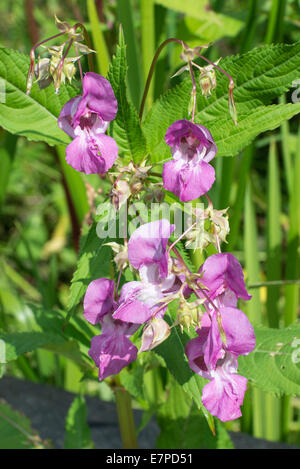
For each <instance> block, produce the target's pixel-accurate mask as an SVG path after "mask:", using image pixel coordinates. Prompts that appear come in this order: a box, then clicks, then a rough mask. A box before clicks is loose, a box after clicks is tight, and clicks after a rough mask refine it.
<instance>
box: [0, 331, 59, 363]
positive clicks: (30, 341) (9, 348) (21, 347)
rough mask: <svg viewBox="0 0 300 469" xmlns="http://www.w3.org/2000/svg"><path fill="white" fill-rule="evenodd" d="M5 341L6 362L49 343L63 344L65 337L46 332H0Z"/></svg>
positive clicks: (0, 337) (0, 338)
mask: <svg viewBox="0 0 300 469" xmlns="http://www.w3.org/2000/svg"><path fill="white" fill-rule="evenodd" d="M1 340H2V341H4V343H5V362H4V363H7V362H9V361H12V360H15V359H16V358H18V357H19V356H20V355H23V354H24V353H27V352H31V351H32V350H35V349H37V348H39V347H44V346H45V345H49V344H57V345H61V344H63V343H64V342H65V339H64V338H63V337H61V336H59V335H56V334H51V333H44V332H14V333H0V341H1Z"/></svg>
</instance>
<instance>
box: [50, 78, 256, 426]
mask: <svg viewBox="0 0 300 469" xmlns="http://www.w3.org/2000/svg"><path fill="white" fill-rule="evenodd" d="M116 112H117V102H116V99H115V96H114V93H113V90H112V88H111V86H110V84H109V82H108V81H107V80H105V79H104V78H103V77H101V76H98V75H96V74H94V73H87V74H86V75H85V77H84V81H83V96H79V97H76V98H73V99H71V100H70V101H69V102H68V103H67V104H66V105H65V106H64V108H63V109H62V112H61V114H60V117H59V125H60V127H61V128H62V129H63V130H65V131H66V132H67V133H68V134H69V135H70V136H71V137H72V138H73V141H72V143H70V144H69V146H68V147H67V161H68V163H69V164H71V165H72V166H73V167H74V168H75V169H77V170H79V171H83V172H85V173H86V174H90V173H105V172H106V171H108V169H110V168H111V166H112V165H113V163H114V162H115V160H116V158H117V154H118V148H117V145H116V143H115V141H114V140H113V139H112V138H111V137H109V136H107V135H105V132H106V130H107V127H108V123H109V121H111V120H112V119H114V118H115V116H116ZM166 143H167V144H168V145H169V146H170V149H171V152H172V155H173V159H172V160H171V161H169V162H167V163H165V164H164V168H163V185H164V188H165V189H166V190H168V191H172V192H173V193H174V194H175V195H176V196H178V197H179V199H180V200H181V201H191V200H195V199H197V198H198V197H200V196H202V195H204V194H206V192H207V191H208V190H209V189H210V188H211V186H212V184H213V183H214V181H215V171H214V168H213V167H212V166H211V165H210V164H209V162H210V161H211V160H212V158H214V156H215V154H216V152H217V147H216V144H215V143H214V140H213V137H212V135H211V134H210V132H209V131H208V129H206V128H205V127H204V126H202V125H199V124H194V123H193V122H190V121H188V120H179V121H177V122H174V123H173V124H172V125H171V126H170V127H169V129H168V130H167V133H166ZM174 230H175V226H174V225H172V224H170V223H169V221H167V220H165V219H162V220H158V221H154V222H151V223H146V224H144V225H141V226H140V227H139V228H137V229H136V230H135V231H134V233H133V234H132V236H131V237H130V239H129V241H128V262H129V264H130V266H131V267H132V268H133V269H135V271H136V272H137V273H138V275H139V278H140V281H131V282H128V283H125V284H124V285H123V286H122V288H121V291H120V293H119V291H118V284H119V283H117V285H115V282H114V281H113V280H110V279H106V278H99V279H97V280H94V281H92V282H91V283H90V284H89V286H88V288H87V291H86V294H85V298H84V316H85V318H86V319H87V321H89V322H90V323H91V324H94V325H95V324H100V325H101V334H100V335H98V336H96V337H94V338H93V339H92V344H91V349H90V351H89V354H90V356H91V357H92V359H93V360H94V362H95V364H96V366H97V367H98V368H99V379H100V380H102V379H104V378H106V377H108V376H110V375H113V374H117V373H119V372H120V371H121V370H122V368H124V367H125V366H127V365H128V364H129V363H131V362H133V361H134V360H136V358H137V354H138V349H137V347H136V346H135V345H134V344H133V342H132V341H131V340H130V337H131V336H132V335H133V334H134V333H135V332H136V331H137V330H138V329H139V328H140V327H141V326H142V325H143V327H144V329H143V334H142V344H141V347H140V352H141V351H146V350H151V349H153V348H154V347H156V346H158V345H159V344H160V343H161V342H162V341H163V340H166V339H167V337H168V336H169V334H170V327H169V324H168V323H167V322H166V321H165V320H164V315H165V313H166V311H167V305H168V303H170V301H173V300H174V299H176V298H177V299H180V300H182V299H183V301H185V302H186V303H185V304H186V305H188V304H189V303H188V300H189V299H190V297H191V295H192V294H193V293H194V294H195V295H196V296H197V299H198V301H199V306H198V309H199V315H198V316H197V317H198V318H199V320H198V322H197V324H196V325H195V324H194V323H193V325H194V326H195V335H196V334H197V337H195V338H193V339H191V340H190V341H189V342H188V343H187V344H186V348H185V353H186V356H187V359H188V362H189V365H190V367H191V369H192V370H193V371H194V372H195V373H197V374H199V375H200V376H202V377H204V378H206V379H208V380H209V383H208V384H206V385H205V386H204V388H203V394H202V400H203V404H204V405H205V407H206V408H207V409H208V411H209V412H210V413H211V414H212V415H214V416H217V417H218V418H219V419H220V420H222V421H226V420H232V419H236V418H238V417H239V416H240V415H241V411H240V407H241V405H242V402H243V399H244V394H245V390H246V383H247V380H246V378H244V377H243V376H240V375H238V374H237V367H238V363H237V359H238V356H239V355H246V354H248V353H250V352H251V351H252V350H253V348H254V346H255V336H254V331H253V327H252V326H251V324H250V322H249V320H248V319H247V317H246V315H245V314H244V313H243V312H242V311H240V310H239V309H238V307H237V305H238V300H239V299H243V300H249V299H250V298H251V297H250V295H249V294H248V293H247V291H246V287H245V283H244V276H243V271H242V267H241V265H240V264H239V262H238V260H237V259H236V258H235V257H234V256H233V255H232V254H229V253H221V252H220V253H218V254H215V255H212V256H210V257H209V258H207V260H206V261H205V262H204V263H203V265H202V266H201V267H200V270H199V272H198V273H197V274H196V275H195V274H192V273H191V272H190V271H189V269H188V268H187V267H186V266H185V265H184V263H183V260H182V259H181V258H180V257H176V251H174V252H175V256H174V255H171V252H172V249H171V248H172V245H171V242H170V239H169V238H170V236H171V235H172V233H173V232H174ZM168 246H170V248H168ZM187 308H188V306H187Z"/></svg>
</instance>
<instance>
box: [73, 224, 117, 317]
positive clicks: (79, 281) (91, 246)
mask: <svg viewBox="0 0 300 469" xmlns="http://www.w3.org/2000/svg"><path fill="white" fill-rule="evenodd" d="M96 227H97V223H96V222H95V223H93V224H92V225H91V226H90V227H89V229H88V232H87V233H85V234H84V235H83V236H82V238H81V249H80V254H79V260H78V264H77V269H76V271H75V273H74V275H73V278H72V284H71V288H70V298H69V310H72V309H73V308H74V307H75V306H77V305H78V303H79V302H80V301H81V299H82V297H83V295H84V294H85V292H86V289H87V287H88V285H89V283H90V282H91V281H92V280H95V279H97V278H100V277H110V274H111V267H110V266H111V249H110V248H109V247H108V246H105V243H107V242H108V239H107V238H105V239H101V238H99V237H98V236H97V233H96Z"/></svg>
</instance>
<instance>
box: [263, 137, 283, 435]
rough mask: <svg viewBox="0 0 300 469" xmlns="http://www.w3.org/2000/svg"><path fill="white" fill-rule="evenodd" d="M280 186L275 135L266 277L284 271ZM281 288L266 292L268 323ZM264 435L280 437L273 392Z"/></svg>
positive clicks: (274, 319)
mask: <svg viewBox="0 0 300 469" xmlns="http://www.w3.org/2000/svg"><path fill="white" fill-rule="evenodd" d="M280 193H281V188H280V177H279V165H278V155H277V151H276V143H275V140H274V138H272V139H271V142H270V149H269V163H268V204H267V206H268V210H267V263H266V271H267V279H268V280H269V281H274V280H278V279H279V278H280V274H281V244H282V232H281V226H280V223H278V220H279V218H280V213H281V197H280ZM279 299H280V289H279V288H277V287H276V286H270V287H269V289H268V292H267V319H268V326H269V327H273V328H278V327H279V304H278V303H279ZM265 399H266V401H265V427H266V428H265V437H266V438H267V439H268V440H271V441H278V440H280V436H281V435H280V432H281V422H280V411H281V400H280V399H278V398H277V397H275V396H272V395H271V394H266V397H265Z"/></svg>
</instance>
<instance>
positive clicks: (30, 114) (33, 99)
mask: <svg viewBox="0 0 300 469" xmlns="http://www.w3.org/2000/svg"><path fill="white" fill-rule="evenodd" d="M28 69H29V57H28V56H26V55H24V54H20V53H19V52H17V51H14V50H12V49H6V48H3V47H1V48H0V79H1V80H2V83H1V85H2V86H3V87H4V90H3V91H4V93H1V98H2V97H3V96H4V100H3V99H1V102H0V125H1V126H2V127H3V128H4V129H6V130H8V131H9V132H10V133H12V134H18V135H22V136H23V137H26V138H27V139H28V140H34V141H41V142H46V143H48V144H49V145H57V144H68V143H70V138H69V137H68V135H67V134H66V133H65V132H63V131H62V130H61V129H60V128H59V127H58V125H57V118H58V116H59V114H60V111H61V109H62V107H63V105H64V104H65V103H66V102H67V101H68V100H69V99H71V98H72V97H74V96H76V95H77V94H78V90H77V89H76V88H74V87H73V86H70V85H66V86H65V85H62V86H61V89H60V93H59V95H56V94H55V92H54V86H53V84H52V85H50V86H49V87H48V88H46V89H45V90H40V89H39V87H38V85H37V84H34V85H33V87H32V90H31V93H30V95H29V96H27V95H26V80H27V74H28ZM1 91H2V89H1ZM3 101H4V102H3Z"/></svg>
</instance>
